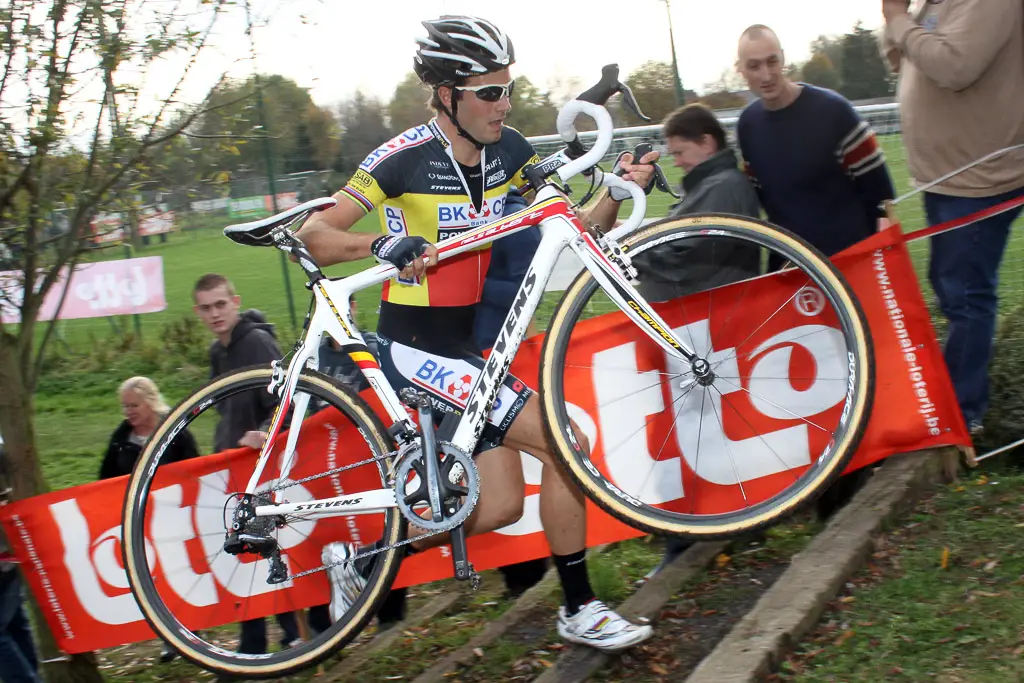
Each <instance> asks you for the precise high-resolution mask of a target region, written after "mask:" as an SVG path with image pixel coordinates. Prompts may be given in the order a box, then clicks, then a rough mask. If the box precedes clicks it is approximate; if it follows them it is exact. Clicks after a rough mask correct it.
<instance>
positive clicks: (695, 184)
mask: <svg viewBox="0 0 1024 683" xmlns="http://www.w3.org/2000/svg"><path fill="white" fill-rule="evenodd" d="M662 133H663V134H664V136H665V146H666V148H667V150H668V153H669V154H670V155H671V156H672V159H673V162H674V165H675V166H676V168H681V169H682V170H683V173H684V176H683V181H682V187H681V189H682V193H681V194H682V195H683V198H682V200H681V201H679V202H678V203H676V204H674V205H673V206H672V207H671V208H670V209H669V214H668V215H669V217H671V218H679V217H681V216H687V215H693V214H698V213H729V214H735V215H738V216H747V217H749V218H760V217H761V205H760V203H759V202H758V199H757V192H755V191H754V187H753V185H751V183H750V179H749V178H748V177H747V176H746V175H745V174H744V173H743V171H741V170H740V169H739V164H738V160H737V158H736V152H735V151H733V149H732V148H731V147H730V146H729V142H728V140H727V138H726V134H725V129H724V128H722V124H721V123H719V121H718V119H717V118H716V117H715V115H714V113H713V112H712V111H711V110H710V109H708V108H707V107H706V106H704V105H702V104H688V105H686V106H685V107H680V108H679V109H677V110H675V111H674V112H672V113H671V114H670V115H669V116H668V118H667V119H665V124H664V127H663V128H662ZM633 265H634V266H635V267H636V268H637V271H638V272H639V274H640V287H639V290H640V294H641V295H642V296H643V297H644V298H645V299H647V300H648V301H651V302H657V301H668V300H670V299H674V298H676V297H682V296H688V295H690V294H695V293H697V292H700V291H703V290H705V289H711V288H713V287H720V286H722V285H726V284H729V283H730V282H736V281H739V280H744V279H746V278H748V277H752V276H755V275H758V274H760V265H761V254H760V249H759V248H758V247H756V246H753V245H749V246H748V245H744V244H741V243H739V242H738V241H737V240H732V239H716V238H706V237H702V238H698V239H695V240H693V241H692V242H691V244H689V245H686V244H683V245H677V246H673V247H672V248H671V249H670V250H666V249H664V248H661V249H659V248H654V249H649V250H647V251H645V252H643V253H640V254H637V255H635V256H633ZM691 545H693V543H692V542H690V541H685V540H683V539H679V538H669V539H668V540H666V542H665V557H664V559H663V560H662V562H661V564H659V565H658V566H657V567H655V568H654V569H653V570H652V571H651V572H650V573H649V574H648V575H647V578H650V577H652V576H654V575H655V574H657V573H658V572H659V571H661V570H662V569H664V568H665V567H667V566H668V565H669V564H671V563H672V562H673V561H675V559H676V558H677V557H679V555H681V554H682V553H683V551H685V550H686V549H687V548H689V547H690V546H691Z"/></svg>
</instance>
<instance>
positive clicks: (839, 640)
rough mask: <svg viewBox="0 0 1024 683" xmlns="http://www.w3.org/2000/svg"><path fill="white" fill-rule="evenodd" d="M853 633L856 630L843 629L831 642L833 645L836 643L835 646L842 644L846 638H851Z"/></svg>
mask: <svg viewBox="0 0 1024 683" xmlns="http://www.w3.org/2000/svg"><path fill="white" fill-rule="evenodd" d="M854 633H856V631H854V630H853V629H852V628H851V629H849V630H847V631H843V633H842V634H841V635H840V636H839V637H838V638H836V639H835V641H833V643H832V644H833V645H837V646H838V645H842V644H843V643H845V642H846V641H847V640H849V639H850V638H852V637H853V634H854Z"/></svg>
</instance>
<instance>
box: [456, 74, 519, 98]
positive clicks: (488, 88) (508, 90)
mask: <svg viewBox="0 0 1024 683" xmlns="http://www.w3.org/2000/svg"><path fill="white" fill-rule="evenodd" d="M515 85H516V80H515V79H514V78H513V79H512V80H511V81H509V82H508V83H506V84H505V85H474V86H468V87H467V86H462V85H460V86H456V88H455V89H456V90H469V91H471V92H473V93H476V96H477V98H478V99H481V100H483V101H484V102H497V101H498V100H500V99H501V98H502V97H506V96H507V97H508V98H509V99H512V89H513V88H515Z"/></svg>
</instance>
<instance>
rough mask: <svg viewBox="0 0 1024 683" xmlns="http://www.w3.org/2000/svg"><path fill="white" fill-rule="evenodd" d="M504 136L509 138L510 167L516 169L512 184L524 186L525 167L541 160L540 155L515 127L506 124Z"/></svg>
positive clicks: (519, 186)
mask: <svg viewBox="0 0 1024 683" xmlns="http://www.w3.org/2000/svg"><path fill="white" fill-rule="evenodd" d="M502 137H503V138H506V139H507V145H508V147H507V149H508V154H509V161H510V163H509V168H512V169H514V172H513V173H512V185H513V187H516V188H522V187H523V186H524V185H526V176H524V175H523V169H524V168H526V167H527V166H529V165H530V164H535V163H537V162H538V161H540V155H539V154H537V151H536V150H534V149H533V145H531V144H530V142H529V141H528V140H527V139H526V138H525V137H523V134H522V133H520V132H519V131H518V130H516V129H515V128H509V127H507V126H506V128H505V132H504V133H502Z"/></svg>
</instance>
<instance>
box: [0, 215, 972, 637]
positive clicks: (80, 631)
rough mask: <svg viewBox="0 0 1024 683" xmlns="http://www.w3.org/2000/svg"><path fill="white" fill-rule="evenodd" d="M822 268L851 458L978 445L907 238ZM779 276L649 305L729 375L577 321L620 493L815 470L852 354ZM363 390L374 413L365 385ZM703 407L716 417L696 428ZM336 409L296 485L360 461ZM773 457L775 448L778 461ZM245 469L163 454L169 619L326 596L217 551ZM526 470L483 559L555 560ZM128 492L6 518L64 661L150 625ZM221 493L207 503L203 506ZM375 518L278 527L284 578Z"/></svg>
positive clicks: (487, 563) (704, 486) (328, 481)
mask: <svg viewBox="0 0 1024 683" xmlns="http://www.w3.org/2000/svg"><path fill="white" fill-rule="evenodd" d="M834 262H835V263H836V265H837V266H838V267H839V269H840V270H841V271H842V273H843V274H844V275H845V277H846V278H847V280H848V281H849V282H850V283H851V285H852V287H853V289H854V291H855V292H856V294H857V296H858V297H859V299H860V303H861V305H862V307H863V309H864V311H865V313H866V316H867V320H868V323H869V327H870V330H871V334H872V336H873V341H874V348H875V354H876V378H877V380H876V387H875V398H874V409H873V412H872V415H871V418H870V422H869V426H868V429H867V432H866V434H865V436H864V439H863V441H862V442H861V445H860V448H859V450H858V453H857V455H856V457H855V459H854V461H853V462H852V464H851V465H850V466H849V467H850V469H854V468H859V467H864V466H866V465H869V464H871V463H873V462H876V461H878V460H881V459H883V458H885V457H888V456H889V455H893V454H895V453H901V452H908V451H913V450H919V449H922V448H928V447H934V446H940V445H970V439H969V437H968V435H967V432H966V428H965V425H964V424H963V421H962V418H961V417H960V415H959V411H958V410H957V407H956V401H955V398H954V395H953V391H952V387H951V385H950V381H949V377H948V375H947V373H946V370H945V367H944V365H943V360H942V354H941V350H940V349H939V346H938V344H937V342H936V340H935V336H934V331H933V329H932V327H931V322H930V319H929V314H928V310H927V307H926V306H925V304H924V301H923V299H922V296H921V292H920V290H919V288H918V284H917V279H916V276H915V274H914V270H913V267H912V264H911V262H910V258H909V255H908V253H907V250H906V248H905V245H904V244H903V241H902V236H901V235H900V233H899V229H898V228H892V229H889V230H886V231H884V232H881V233H879V234H877V235H875V236H873V237H871V238H869V239H868V240H865V241H864V242H862V243H861V244H859V245H856V246H855V247H853V248H851V249H849V250H847V251H846V252H844V253H843V254H840V255H839V256H837V257H836V258H835V259H834ZM791 277H792V276H791V275H790V274H787V272H786V271H783V272H780V273H776V274H774V275H771V276H763V277H761V278H759V279H757V280H755V281H747V282H743V283H738V284H734V285H730V286H728V287H723V288H719V289H715V290H712V291H711V292H705V293H701V294H696V295H693V296H690V297H686V298H685V299H682V300H678V299H677V300H674V301H672V302H669V303H664V304H657V305H656V308H657V310H658V312H659V313H660V314H661V315H662V316H663V317H664V319H665V321H666V322H667V323H669V325H671V326H672V327H673V329H675V330H677V331H678V332H679V333H680V335H682V336H681V338H683V339H686V340H690V341H691V343H692V344H693V346H694V348H695V349H696V350H697V351H698V353H699V354H701V355H705V354H706V356H705V357H706V358H707V359H708V362H709V363H710V364H711V365H712V366H713V367H714V368H715V373H716V375H717V376H718V377H719V378H720V379H721V380H722V381H719V382H716V383H715V384H714V387H704V386H701V385H700V384H699V383H693V382H691V383H687V382H685V381H680V382H666V381H660V380H659V378H661V377H666V376H675V375H677V374H678V373H674V369H673V368H672V367H671V363H669V361H668V360H666V358H665V355H664V354H663V353H662V352H661V351H660V349H659V348H658V347H657V346H656V345H655V344H654V343H653V342H651V341H650V340H649V339H647V338H646V337H643V336H642V334H641V333H640V332H639V330H638V328H637V327H636V326H635V325H625V324H622V322H623V314H621V313H618V312H615V313H610V314H606V315H600V316H597V317H594V318H591V319H589V320H586V321H582V322H581V323H580V325H579V326H578V327H577V328H576V331H575V333H574V336H573V342H572V347H571V352H570V354H569V361H570V362H569V363H568V366H569V367H570V369H568V370H567V372H566V375H565V377H566V384H567V387H566V391H565V395H566V397H567V400H568V402H569V404H570V405H569V406H568V409H569V414H570V416H571V417H572V418H573V419H574V420H575V421H576V423H577V424H578V425H579V426H580V428H581V430H582V431H583V432H584V433H585V434H586V435H587V437H588V439H589V441H590V444H591V447H592V455H591V462H592V463H593V465H594V466H595V467H597V468H598V469H600V470H601V472H602V473H604V474H605V475H607V477H608V478H609V479H610V480H611V481H612V482H614V485H615V486H617V487H619V488H620V489H621V490H622V491H623V492H626V494H628V496H630V497H635V498H637V499H640V500H642V501H643V502H644V503H647V504H649V505H659V506H664V507H665V508H667V509H671V510H676V511H693V512H697V513H702V514H708V513H714V512H725V511H731V510H735V509H737V508H738V507H741V506H744V505H750V504H752V503H756V502H760V501H763V500H766V499H768V498H770V497H771V496H772V495H773V494H774V493H775V492H777V491H778V490H779V489H780V488H781V487H782V486H785V485H786V484H787V483H789V482H792V480H793V477H794V476H796V475H798V474H799V472H800V471H801V470H802V469H805V468H806V467H808V465H809V463H810V455H809V454H810V453H820V452H821V451H822V450H823V449H827V448H828V442H827V439H828V435H827V433H826V432H824V431H822V430H816V429H815V428H814V425H815V424H816V423H817V422H820V421H827V420H829V419H831V420H832V421H835V420H838V419H842V411H843V409H844V405H845V404H846V401H845V399H846V392H847V388H846V387H845V385H844V384H843V383H842V382H830V381H828V380H829V378H830V377H831V376H834V375H838V376H844V377H845V376H849V375H850V374H851V372H850V368H847V367H845V366H844V365H843V364H844V363H848V362H849V361H848V358H847V357H846V355H845V354H838V353H836V352H835V350H834V349H835V345H834V344H830V341H829V340H830V333H829V329H830V328H833V327H834V326H835V324H836V321H835V320H833V319H832V317H833V313H832V312H831V309H830V308H829V307H828V306H825V305H824V303H825V302H824V301H823V299H822V295H821V292H819V291H817V290H816V289H815V288H814V286H813V285H802V286H800V287H799V288H798V289H797V290H796V291H794V285H793V283H792V282H788V281H787V278H791ZM740 297H743V300H744V303H743V307H744V308H745V309H747V310H761V311H764V310H776V309H778V314H777V315H774V316H772V317H771V318H770V320H769V322H767V323H762V322H760V321H762V320H763V316H755V317H753V319H752V320H753V322H751V320H750V319H748V318H749V316H747V317H745V316H742V315H737V306H736V302H737V301H738V300H739V298H740ZM751 306H754V307H755V308H750V307H751ZM539 349H540V345H539V343H534V342H526V343H524V345H523V347H522V349H521V350H520V352H519V355H518V356H517V358H516V360H515V362H514V363H513V365H512V372H513V373H515V374H516V375H517V376H518V377H520V378H522V379H523V380H524V381H527V382H531V383H535V382H536V379H537V368H538V365H539V362H538V356H539ZM367 399H368V400H369V401H370V402H371V404H372V405H375V406H376V405H377V404H376V399H374V397H373V396H367ZM708 411H711V413H712V414H714V415H715V416H716V419H715V420H708V419H706V418H705V419H703V420H701V419H700V416H701V415H702V414H705V415H706V414H708ZM334 415H336V413H334V411H333V409H328V410H324V411H321V412H320V413H317V414H316V415H314V416H313V417H311V418H309V421H308V423H307V427H304V428H303V430H302V436H301V437H300V440H299V444H298V451H299V458H298V462H297V464H296V466H295V468H294V469H293V471H292V472H291V473H290V475H289V476H290V478H291V479H293V480H297V479H301V478H302V477H304V476H308V475H310V474H313V473H316V472H323V471H325V469H328V468H334V467H338V466H339V465H344V464H345V463H346V462H350V461H357V460H360V459H364V458H366V457H368V455H369V453H370V451H369V449H368V447H367V445H366V443H365V442H364V441H363V439H362V438H361V436H360V434H359V433H358V432H357V431H356V430H355V429H353V428H352V427H351V426H350V425H349V424H346V423H342V422H340V421H339V422H335V421H332V417H333V416H334ZM698 427H699V428H698ZM773 444H779V445H780V447H779V448H777V449H773V448H772V445H773ZM781 444H787V446H786V448H785V449H782V448H781ZM793 444H796V446H794V445H793ZM754 445H757V446H758V447H757V448H754V447H753V446H754ZM766 445H767V446H768V447H767V448H765V446H766ZM783 450H784V451H785V453H786V456H785V458H780V457H774V456H773V455H772V453H773V452H775V451H778V452H781V451H783ZM801 453H804V454H805V455H804V456H803V458H802V459H801ZM254 460H255V453H254V452H253V451H251V450H247V449H239V450H234V451H228V452H224V453H219V454H215V455H210V456H208V457H205V458H199V459H196V460H192V461H186V462H182V463H175V464H169V465H166V466H163V468H162V469H161V478H160V479H158V480H157V482H156V483H155V484H154V490H153V493H152V495H153V496H154V497H155V499H156V500H157V501H159V505H157V506H155V508H154V510H153V513H152V515H151V517H150V520H149V534H148V536H147V541H148V545H147V549H148V551H149V557H150V569H151V571H152V572H153V575H154V576H155V577H156V580H157V582H158V584H159V585H160V587H161V591H162V595H164V596H168V595H177V596H179V597H180V604H177V605H174V606H173V607H174V609H175V613H176V614H182V615H183V616H185V615H187V616H188V617H189V623H191V624H194V625H196V626H197V627H203V628H206V627H211V626H214V625H218V624H224V623H231V622H233V621H238V620H239V619H240V618H243V617H244V618H253V617H256V616H261V615H269V614H273V613H275V612H276V611H280V608H281V605H282V604H287V605H288V606H289V608H290V609H295V608H302V607H309V606H313V605H318V604H324V603H326V602H327V601H328V600H329V592H328V585H327V579H326V576H325V575H324V574H323V573H319V574H312V575H310V576H305V577H302V578H298V579H295V580H294V581H293V580H288V581H286V582H284V583H281V584H276V585H275V584H268V583H266V582H262V581H257V582H252V581H249V580H246V581H244V582H240V581H238V580H236V578H237V577H238V576H240V575H244V576H246V577H248V576H250V573H245V572H238V571H237V570H238V568H239V566H238V565H239V564H240V563H244V562H251V561H252V560H251V559H250V558H249V557H242V556H237V557H236V556H232V555H228V554H225V553H217V552H216V549H217V548H218V547H219V546H220V545H221V544H223V540H224V510H223V499H224V493H225V492H227V491H228V490H229V489H230V490H237V487H236V486H233V485H232V482H233V481H235V480H237V479H239V478H243V479H244V478H245V477H246V476H248V474H249V473H251V472H252V468H253V462H254ZM523 462H524V470H525V472H524V474H525V479H526V482H527V488H526V495H527V501H526V505H525V506H524V509H525V514H524V517H523V519H521V520H520V521H519V522H517V523H516V524H514V525H512V526H510V527H506V528H505V529H501V530H499V531H496V532H493V533H490V534H485V535H483V536H479V537H475V538H472V539H470V542H469V546H470V551H471V554H472V557H473V561H474V563H475V565H476V567H477V569H478V570H482V569H487V568H492V567H496V566H498V565H500V564H509V563H513V562H518V561H522V560H526V559H530V558H533V557H539V556H543V555H546V554H548V552H549V551H548V548H547V545H546V542H545V540H544V535H543V533H542V531H541V525H540V520H539V504H538V493H537V492H538V486H537V484H539V466H538V465H537V464H536V462H535V461H533V459H532V458H530V457H529V456H525V455H524V458H523ZM363 469H369V468H363ZM359 471H360V470H351V471H348V472H342V473H339V474H338V475H336V476H330V477H324V478H321V479H315V480H312V481H310V482H308V483H306V484H300V485H298V486H294V487H291V488H289V489H288V497H289V499H290V500H291V501H292V502H301V501H302V500H312V499H315V498H324V497H331V496H339V495H342V494H343V493H346V492H352V491H359V490H361V488H360V487H364V488H365V487H373V486H374V484H373V482H360V481H358V480H356V479H355V475H354V473H355V472H359ZM376 486H379V481H378V482H377V484H376ZM124 487H125V478H121V479H113V480H107V481H102V482H95V483H91V484H87V485H84V486H79V487H75V488H71V489H66V490H63V491H57V492H54V493H50V494H47V495H43V496H38V497H36V498H32V499H28V500H23V501H19V502H17V503H14V504H11V505H9V506H7V507H6V508H4V509H3V510H2V511H0V515H2V518H0V523H2V524H3V527H4V531H5V532H6V534H7V537H8V538H9V539H10V540H11V542H12V545H13V546H14V550H15V554H16V556H17V557H18V559H20V560H21V561H22V562H23V563H24V568H25V572H24V573H25V576H26V579H27V581H28V583H29V585H30V586H31V588H32V591H33V593H34V595H35V596H36V598H37V600H38V601H39V603H40V605H42V607H43V610H44V613H45V615H46V618H47V620H48V622H49V625H50V627H51V629H52V631H53V633H54V634H55V635H56V638H57V640H58V643H59V645H60V647H61V648H62V649H63V650H64V651H65V652H69V653H74V652H83V651H88V650H94V649H101V648H107V647H113V646H115V645H119V644H122V643H128V642H134V641H139V640H145V639H148V638H151V637H152V635H153V634H152V631H150V629H149V627H148V626H147V625H146V624H145V622H144V621H143V619H142V616H141V613H140V611H139V609H138V606H137V605H136V603H135V601H134V598H133V596H132V594H131V592H130V590H129V587H128V582H127V580H126V577H125V572H124V569H123V567H122V565H121V551H120V538H121V530H120V522H121V508H122V504H123V500H124ZM214 500H216V501H218V503H217V504H216V505H213V504H210V501H214ZM588 505H589V504H588ZM589 513H590V514H589V518H588V519H589V528H588V544H589V545H596V544H599V543H607V542H613V541H617V540H622V539H625V538H629V537H634V536H637V535H639V534H640V533H641V532H638V531H636V530H634V529H631V528H629V527H627V526H626V525H624V524H622V523H620V522H617V521H615V520H614V519H612V518H611V517H610V516H608V515H606V514H605V513H603V512H602V511H600V510H599V509H597V508H596V507H594V506H592V505H590V506H589ZM375 525H378V526H379V521H376V520H375V518H374V517H373V516H368V515H362V516H351V517H344V516H343V517H333V518H326V519H321V520H314V519H310V520H306V521H304V522H302V524H301V525H292V526H291V527H289V529H288V530H286V533H285V532H283V533H282V536H281V537H280V538H279V542H280V545H281V548H282V557H283V559H284V561H285V563H286V564H287V565H288V567H289V569H290V570H291V571H292V573H298V572H301V571H302V570H303V568H305V567H315V566H317V565H319V564H320V559H319V558H320V552H321V549H322V548H323V546H324V545H325V544H327V543H330V542H332V541H338V540H344V541H355V542H360V540H361V539H366V538H369V539H373V538H376V537H377V535H379V533H380V529H379V528H378V527H377V526H375ZM375 534H376V535H375ZM207 557H210V558H213V559H211V560H207V559H205V558H207ZM260 561H262V562H266V561H265V560H260ZM450 576H451V562H450V560H449V559H448V558H447V557H446V549H445V548H441V549H440V550H433V551H429V552H424V553H420V554H417V555H415V556H412V557H410V558H409V559H408V560H407V561H406V562H405V564H404V565H403V567H402V570H401V573H400V575H399V578H398V581H397V583H396V584H395V585H396V586H403V585H412V584H418V583H423V582H427V581H432V580H437V579H443V578H447V577H450ZM282 591H285V592H286V593H285V594H286V595H287V600H282V597H283V595H285V594H282V593H281V592H282ZM253 596H255V599H250V600H248V601H246V604H247V610H248V611H247V613H246V614H245V615H239V614H235V613H234V612H233V611H232V608H231V605H232V604H234V603H236V602H237V598H250V597H253Z"/></svg>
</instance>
